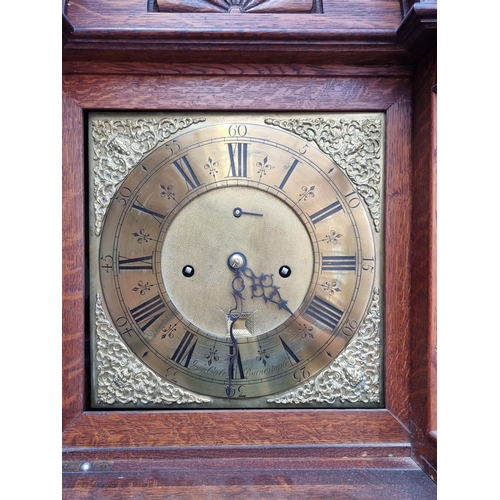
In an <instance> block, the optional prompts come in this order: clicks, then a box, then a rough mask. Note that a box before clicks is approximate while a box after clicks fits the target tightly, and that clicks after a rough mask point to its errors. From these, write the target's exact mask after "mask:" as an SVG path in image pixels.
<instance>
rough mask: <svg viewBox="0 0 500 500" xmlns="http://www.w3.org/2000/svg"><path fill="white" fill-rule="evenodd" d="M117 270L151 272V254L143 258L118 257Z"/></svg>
mask: <svg viewBox="0 0 500 500" xmlns="http://www.w3.org/2000/svg"><path fill="white" fill-rule="evenodd" d="M118 269H119V270H120V271H124V270H127V271H138V270H144V269H145V270H147V271H152V270H153V254H151V255H145V256H144V257H133V258H129V257H122V256H121V255H119V256H118Z"/></svg>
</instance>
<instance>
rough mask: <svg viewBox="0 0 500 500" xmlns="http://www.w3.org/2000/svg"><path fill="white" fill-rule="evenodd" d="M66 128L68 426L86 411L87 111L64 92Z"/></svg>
mask: <svg viewBox="0 0 500 500" xmlns="http://www.w3.org/2000/svg"><path fill="white" fill-rule="evenodd" d="M62 127H63V129H62V130H63V154H62V184H63V201H62V234H63V240H62V278H63V282H62V287H63V304H62V331H63V341H62V355H63V356H62V357H63V372H62V392H63V397H64V403H63V427H66V426H67V425H68V424H69V423H70V422H72V421H73V420H74V419H76V418H77V417H78V416H79V415H80V414H81V412H82V411H83V394H84V387H85V384H84V377H85V371H84V364H83V360H84V332H85V307H84V304H85V238H84V227H85V226H84V206H85V202H84V177H83V172H84V169H83V141H82V139H83V138H82V131H83V113H82V110H81V108H80V106H79V105H78V104H77V103H76V102H75V101H73V100H72V99H71V98H70V97H69V96H68V95H67V94H63V120H62Z"/></svg>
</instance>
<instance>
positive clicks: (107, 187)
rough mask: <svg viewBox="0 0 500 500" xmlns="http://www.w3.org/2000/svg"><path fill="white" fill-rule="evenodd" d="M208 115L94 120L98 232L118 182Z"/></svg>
mask: <svg viewBox="0 0 500 500" xmlns="http://www.w3.org/2000/svg"><path fill="white" fill-rule="evenodd" d="M202 121H205V118H189V117H182V118H158V119H156V118H148V119H145V118H141V119H136V120H132V119H124V120H112V119H109V120H106V119H99V120H92V142H93V151H92V155H93V160H94V174H95V175H94V213H95V228H94V230H95V234H96V235H97V236H98V235H99V234H100V232H101V227H102V222H103V219H104V215H105V212H106V209H107V207H108V205H109V203H110V201H111V199H112V198H113V196H114V195H115V193H116V189H117V186H118V185H119V184H120V183H121V182H122V181H123V179H124V178H125V176H126V175H127V174H128V173H129V172H130V170H131V169H132V168H133V167H135V166H136V165H137V164H138V163H139V162H140V161H141V159H142V158H143V157H144V156H145V155H146V154H148V153H150V152H151V151H152V150H153V149H154V148H155V147H156V146H158V144H160V143H162V142H165V141H167V140H168V139H169V138H170V137H171V136H172V135H173V134H175V133H176V132H178V131H179V130H182V129H185V128H187V127H189V126H191V125H193V124H195V123H199V122H202Z"/></svg>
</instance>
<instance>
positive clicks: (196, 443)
mask: <svg viewBox="0 0 500 500" xmlns="http://www.w3.org/2000/svg"><path fill="white" fill-rule="evenodd" d="M126 69H127V68H126V66H124V67H123V71H122V74H108V75H105V74H102V75H96V74H94V75H82V74H75V75H64V77H63V192H64V199H63V235H64V240H63V438H62V442H63V451H64V453H66V454H69V453H75V451H77V450H85V452H86V453H87V454H88V453H92V450H94V452H96V451H98V450H102V449H108V450H109V449H115V450H116V449H118V450H127V453H128V454H129V455H130V456H131V457H133V456H135V454H140V453H141V448H142V449H149V450H150V451H151V450H155V449H160V448H169V447H170V448H185V447H187V448H189V447H201V448H206V449H211V448H212V447H214V446H219V445H223V446H225V447H226V448H225V449H226V450H231V449H233V448H234V447H241V446H251V447H256V448H257V449H261V450H269V449H270V448H273V447H278V448H279V447H292V448H293V447H294V446H300V447H301V449H302V450H313V449H315V447H320V448H321V449H323V450H324V449H325V447H326V448H335V447H338V446H352V445H356V446H361V447H363V446H364V447H366V449H370V450H372V451H373V450H377V451H376V452H375V453H378V454H379V456H387V454H388V453H390V452H388V451H387V445H388V444H390V445H393V446H396V447H397V446H403V447H404V448H405V449H406V450H409V448H408V447H409V433H408V429H409V428H410V413H409V412H410V408H409V394H410V386H409V380H410V374H409V366H410V363H409V357H410V343H409V334H410V331H409V328H410V327H409V318H408V314H409V310H410V286H409V284H410V274H409V272H410V271H409V267H410V266H409V259H410V252H411V240H410V234H411V219H410V216H409V214H410V213H411V157H410V156H411V148H410V146H411V135H410V130H411V126H410V125H411V116H410V109H411V103H410V80H409V79H408V78H397V77H392V78H391V77H389V78H383V77H355V76H343V77H338V78H335V77H315V76H307V77H303V76H300V74H299V75H294V76H292V75H286V76H268V75H264V76H259V75H256V74H253V73H252V68H248V72H246V71H243V73H242V74H241V75H231V74H228V75H225V76H220V75H214V74H210V73H209V72H207V73H205V74H203V75H198V76H192V75H152V74H150V75H136V74H126ZM243 70H245V68H243ZM201 83H203V84H201ZM89 109H114V110H120V109H169V110H184V109H191V110H193V109H197V110H200V111H201V110H226V111H227V110H280V109H281V110H305V109H307V110H312V111H313V110H323V111H328V110H331V111H338V110H370V111H385V112H386V123H387V144H386V148H387V149H386V159H387V161H386V164H387V181H386V196H387V198H386V207H385V210H386V266H385V267H386V270H385V273H386V275H385V288H386V290H385V307H386V311H388V312H387V313H386V317H385V379H386V388H385V400H386V409H382V410H333V409H332V410H330V409H325V410H308V411H305V410H293V409H292V410H262V411H222V410H220V411H180V410H171V411H170V410H167V411H136V412H135V411H90V410H89V408H88V406H87V395H86V390H87V389H86V372H85V367H84V342H85V322H86V320H85V287H86V283H85V243H84V242H85V185H84V169H85V164H84V157H85V153H84V129H85V125H84V111H85V110H89ZM228 453H231V452H230V451H228Z"/></svg>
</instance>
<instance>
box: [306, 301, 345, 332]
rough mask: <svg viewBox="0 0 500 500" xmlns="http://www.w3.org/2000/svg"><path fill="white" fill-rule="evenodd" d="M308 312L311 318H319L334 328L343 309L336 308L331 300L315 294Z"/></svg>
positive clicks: (321, 321)
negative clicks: (328, 300)
mask: <svg viewBox="0 0 500 500" xmlns="http://www.w3.org/2000/svg"><path fill="white" fill-rule="evenodd" d="M306 313H307V314H309V316H311V318H314V319H316V320H318V321H319V322H320V323H323V324H324V325H325V326H328V327H330V328H331V329H332V330H333V329H335V327H336V326H337V325H338V323H339V321H340V318H341V317H342V314H343V311H341V310H340V309H338V308H336V307H335V306H334V305H333V304H331V303H330V302H327V301H326V300H323V299H320V298H319V297H318V296H315V297H314V299H313V300H312V301H311V303H310V304H309V307H308V308H307V309H306Z"/></svg>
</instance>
